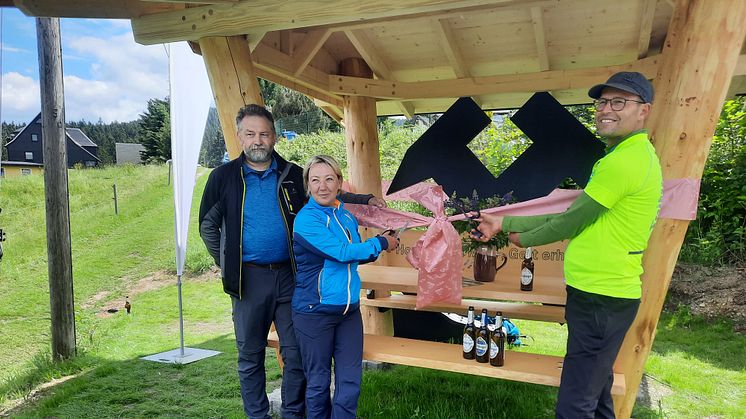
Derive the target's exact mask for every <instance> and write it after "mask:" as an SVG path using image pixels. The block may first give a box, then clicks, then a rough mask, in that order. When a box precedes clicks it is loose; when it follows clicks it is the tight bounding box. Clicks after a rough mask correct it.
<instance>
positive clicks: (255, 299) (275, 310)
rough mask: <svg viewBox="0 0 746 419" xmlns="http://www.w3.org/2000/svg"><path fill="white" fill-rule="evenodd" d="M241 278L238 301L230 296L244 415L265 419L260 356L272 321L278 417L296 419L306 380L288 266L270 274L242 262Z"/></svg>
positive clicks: (266, 406)
mask: <svg viewBox="0 0 746 419" xmlns="http://www.w3.org/2000/svg"><path fill="white" fill-rule="evenodd" d="M242 276H243V283H242V288H243V293H242V295H243V298H242V299H241V300H239V299H238V298H235V297H233V298H232V303H233V327H234V331H235V333H236V346H237V348H238V377H239V380H240V383H241V398H242V399H243V406H244V412H245V413H246V416H247V417H249V418H262V419H265V418H270V416H269V400H268V399H267V392H266V380H267V377H266V374H265V371H264V353H265V348H266V346H267V334H268V333H269V327H270V324H271V323H272V321H274V322H275V325H276V327H277V333H278V335H279V337H280V355H281V356H282V361H283V363H284V368H283V371H282V389H281V391H282V417H283V418H302V417H304V415H305V403H304V398H305V392H306V379H305V376H304V375H303V365H302V363H301V357H300V350H299V348H298V341H297V340H296V338H295V331H294V330H293V321H292V310H291V307H290V303H291V300H292V297H293V292H294V291H295V278H294V277H293V271H292V269H291V268H290V266H289V265H287V266H285V267H283V268H280V269H277V270H273V269H269V268H260V267H254V266H248V265H246V264H244V265H243V267H242Z"/></svg>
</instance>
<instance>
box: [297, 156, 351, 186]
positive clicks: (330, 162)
mask: <svg viewBox="0 0 746 419" xmlns="http://www.w3.org/2000/svg"><path fill="white" fill-rule="evenodd" d="M319 163H324V164H326V165H327V166H329V167H331V168H332V171H334V174H335V175H337V177H338V178H339V180H340V181H341V180H342V169H341V168H340V167H339V163H337V161H336V160H334V157H332V156H327V155H323V154H320V155H318V156H313V157H311V158H310V159H308V162H307V163H306V166H305V167H304V168H303V187H304V188H305V189H306V195H307V196H311V189H310V188H309V187H308V171H309V170H311V166H313V165H314V164H319Z"/></svg>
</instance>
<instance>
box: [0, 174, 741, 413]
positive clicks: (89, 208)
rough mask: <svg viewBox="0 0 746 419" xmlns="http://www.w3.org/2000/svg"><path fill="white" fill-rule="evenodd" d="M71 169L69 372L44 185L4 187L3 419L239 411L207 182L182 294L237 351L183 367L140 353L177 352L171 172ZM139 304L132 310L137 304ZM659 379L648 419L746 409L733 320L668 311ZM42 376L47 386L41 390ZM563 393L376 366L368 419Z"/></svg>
mask: <svg viewBox="0 0 746 419" xmlns="http://www.w3.org/2000/svg"><path fill="white" fill-rule="evenodd" d="M69 173H70V216H71V229H72V244H73V271H74V280H75V284H74V288H75V304H76V328H77V341H78V354H79V356H78V357H76V358H75V359H73V360H71V361H67V362H64V363H60V364H53V363H52V362H51V361H50V356H49V346H50V342H49V339H50V337H49V336H50V333H49V328H50V322H49V290H48V283H47V265H46V244H45V243H46V233H45V229H44V199H43V196H44V195H43V194H44V188H43V178H42V177H41V176H32V177H23V178H11V179H3V180H0V208H2V209H3V212H2V214H0V227H2V228H3V229H5V230H6V231H7V233H8V241H7V242H6V243H5V257H4V259H3V261H2V262H0V416H2V414H3V413H2V412H3V410H4V409H8V408H12V406H14V405H15V406H17V405H18V404H19V403H20V406H17V407H16V408H15V409H14V410H12V415H13V416H18V417H49V416H54V417H61V418H62V417H75V418H78V417H96V418H98V417H121V416H133V417H154V416H158V417H195V418H204V417H241V416H242V410H241V400H240V396H239V391H238V379H237V377H236V373H235V363H236V352H235V342H234V338H233V333H232V324H231V320H230V313H231V310H230V300H229V299H228V297H227V296H225V294H224V293H223V292H222V288H221V285H220V281H219V275H218V274H217V272H216V271H215V270H214V268H212V266H211V265H212V261H211V259H210V258H209V257H208V255H207V254H206V252H205V250H204V246H203V245H202V243H201V241H200V240H199V238H198V236H197V231H196V211H197V208H198V204H199V198H200V196H201V194H202V190H203V188H204V182H205V181H206V178H207V176H200V177H199V178H198V180H197V186H196V188H195V199H194V204H193V213H192V222H191V227H190V235H189V247H188V248H189V252H188V255H187V271H188V272H187V274H186V276H185V278H184V286H183V294H184V319H185V340H186V344H187V346H191V347H201V348H207V349H215V350H219V351H221V352H223V353H222V354H221V355H219V356H216V357H213V358H209V359H207V360H203V361H200V362H197V363H194V364H190V365H185V366H174V365H164V364H156V363H150V362H145V361H141V360H139V357H141V356H144V355H150V354H153V353H157V352H161V351H166V350H170V349H174V348H176V347H178V343H179V337H178V311H177V296H176V287H175V283H176V278H175V273H174V270H175V267H174V264H175V262H174V261H175V257H174V239H173V200H172V187H171V186H169V185H167V179H168V172H167V167H166V166H140V167H132V166H130V167H108V168H104V169H97V170H71V171H70V172H69ZM114 183H116V185H117V190H118V192H119V215H115V214H114V209H113V201H112V184H114ZM126 295H128V296H129V297H130V301H131V302H132V306H133V308H132V313H131V314H130V315H127V314H126V313H125V312H124V311H123V304H124V297H125V296H126ZM109 308H118V309H119V310H120V311H119V312H117V313H108V312H107V309H109ZM518 324H519V326H520V327H521V331H522V332H523V333H527V334H529V335H531V336H532V337H533V338H534V341H533V345H532V346H531V347H530V348H526V349H523V350H530V351H534V352H541V353H551V354H557V355H562V354H563V352H564V340H565V337H566V329H565V327H564V326H559V325H555V324H547V323H541V322H529V321H519V322H518ZM268 356H269V357H268V360H267V366H268V377H267V378H268V381H269V384H268V389H269V390H271V389H273V388H275V387H276V386H277V385H278V381H277V380H278V378H279V376H280V374H279V370H278V368H277V363H276V359H275V358H274V354H273V352H272V351H269V352H268ZM646 372H647V373H648V374H649V375H650V376H651V377H652V378H651V379H650V380H648V381H649V383H650V386H651V387H656V389H657V390H660V391H658V394H657V395H655V397H654V399H653V402H652V403H651V405H652V408H644V407H641V406H638V407H636V410H635V417H677V418H678V417H704V416H713V415H714V416H715V417H734V418H735V417H744V416H746V393H745V392H746V339H745V338H744V337H743V336H741V335H734V334H733V333H732V329H731V326H730V325H729V324H728V323H727V322H720V321H717V322H705V321H704V320H702V319H701V318H697V317H692V316H691V315H690V314H689V312H688V311H686V310H680V311H678V312H676V313H664V315H663V317H662V319H661V322H660V324H659V329H658V337H657V339H656V342H655V345H654V348H653V353H652V354H651V356H650V358H649V360H648V363H647V365H646ZM41 383H47V384H45V388H43V389H41V390H39V388H38V387H37V386H38V385H39V384H41ZM661 392H662V393H661ZM651 393H655V392H654V391H651ZM423 395H427V396H426V397H423ZM555 397H556V389H555V388H551V387H545V386H538V385H530V384H523V383H513V382H507V381H502V380H491V379H487V378H482V377H473V376H469V375H464V374H454V373H444V372H439V371H430V370H423V369H418V368H407V367H396V368H394V369H392V370H389V371H366V372H365V374H364V378H363V389H362V396H361V399H360V410H359V414H360V416H361V417H365V418H393V417H401V418H412V417H418V418H419V417H422V418H452V417H455V418H471V417H477V416H479V415H482V416H485V417H494V418H497V417H511V418H536V417H549V416H552V413H551V412H552V409H553V406H554V400H555ZM658 401H660V402H658Z"/></svg>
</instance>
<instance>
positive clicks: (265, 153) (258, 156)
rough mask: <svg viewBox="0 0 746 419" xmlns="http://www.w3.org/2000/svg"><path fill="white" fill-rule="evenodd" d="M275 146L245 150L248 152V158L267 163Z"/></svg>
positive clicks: (253, 161) (254, 161)
mask: <svg viewBox="0 0 746 419" xmlns="http://www.w3.org/2000/svg"><path fill="white" fill-rule="evenodd" d="M273 150H274V147H267V148H252V149H249V150H244V152H245V153H246V159H247V160H248V161H250V162H252V163H266V162H268V161H270V160H271V159H272V151H273Z"/></svg>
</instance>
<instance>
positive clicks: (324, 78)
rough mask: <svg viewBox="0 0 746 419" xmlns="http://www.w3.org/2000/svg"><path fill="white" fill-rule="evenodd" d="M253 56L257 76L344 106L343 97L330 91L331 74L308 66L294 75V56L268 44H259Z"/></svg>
mask: <svg viewBox="0 0 746 419" xmlns="http://www.w3.org/2000/svg"><path fill="white" fill-rule="evenodd" d="M252 57H253V58H254V65H255V71H256V74H257V76H259V77H261V78H263V79H265V80H269V81H271V82H273V83H278V84H281V85H283V86H285V87H287V88H289V89H293V90H297V91H299V92H301V93H303V94H305V95H307V96H310V97H313V98H316V99H320V100H323V101H325V102H327V103H331V104H334V105H335V106H338V107H340V108H341V107H342V98H341V97H340V96H338V95H335V94H333V93H330V92H329V76H328V75H327V74H326V73H323V72H321V71H319V70H317V69H315V68H313V67H306V69H305V70H303V73H301V74H300V75H298V76H293V75H292V74H293V58H292V57H291V56H289V55H287V54H283V53H282V52H281V51H278V50H276V49H274V48H272V47H270V46H268V45H266V44H259V45H258V46H257V47H256V53H255V54H252Z"/></svg>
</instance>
